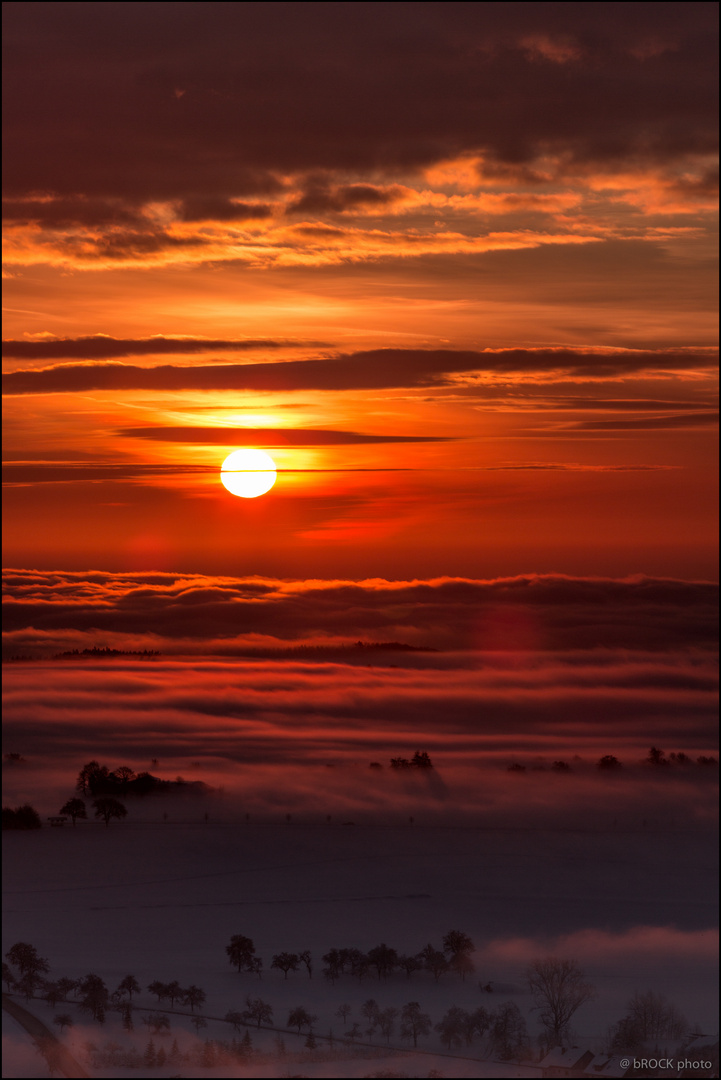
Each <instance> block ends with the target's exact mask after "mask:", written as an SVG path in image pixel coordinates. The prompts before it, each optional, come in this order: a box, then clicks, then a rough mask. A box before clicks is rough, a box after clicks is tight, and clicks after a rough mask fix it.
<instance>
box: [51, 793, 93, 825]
mask: <svg viewBox="0 0 721 1080" xmlns="http://www.w3.org/2000/svg"><path fill="white" fill-rule="evenodd" d="M58 813H59V814H67V815H68V817H69V818H72V822H73V828H74V827H75V820H76V818H86V817H87V816H88V815H87V811H86V810H85V803H84V802H83V800H82V799H68V801H67V802H66V803H65V805H64V806H61V807H60V809H59V810H58Z"/></svg>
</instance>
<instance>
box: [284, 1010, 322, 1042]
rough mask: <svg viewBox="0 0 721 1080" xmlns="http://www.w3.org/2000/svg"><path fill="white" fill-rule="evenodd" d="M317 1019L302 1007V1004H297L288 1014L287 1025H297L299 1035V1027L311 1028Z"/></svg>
mask: <svg viewBox="0 0 721 1080" xmlns="http://www.w3.org/2000/svg"><path fill="white" fill-rule="evenodd" d="M317 1020H318V1017H317V1016H311V1014H310V1013H309V1012H308V1011H307V1009H304V1008H303V1006H302V1005H298V1007H297V1008H295V1009H292V1010H291V1012H290V1014H289V1016H288V1025H287V1026H288V1027H297V1028H298V1034H299V1035H300V1029H301V1028H304V1027H308V1028H312V1027H313V1024H315V1023H316V1021H317Z"/></svg>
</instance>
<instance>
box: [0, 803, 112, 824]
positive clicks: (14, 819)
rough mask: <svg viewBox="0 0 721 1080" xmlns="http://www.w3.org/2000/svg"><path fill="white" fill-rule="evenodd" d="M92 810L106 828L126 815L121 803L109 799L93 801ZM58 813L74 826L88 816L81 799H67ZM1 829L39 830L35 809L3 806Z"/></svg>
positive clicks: (38, 820)
mask: <svg viewBox="0 0 721 1080" xmlns="http://www.w3.org/2000/svg"><path fill="white" fill-rule="evenodd" d="M93 810H94V816H95V817H96V818H102V820H103V821H104V822H105V826H106V828H107V826H108V825H109V824H110V822H111V821H112V820H113V819H114V818H118V819H120V818H124V817H126V816H127V813H128V811H127V809H126V807H125V806H124V805H123V804H122V803H121V802H118V800H117V799H111V798H99V799H94V800H93ZM59 813H60V814H61V815H62V816H64V817H69V818H71V819H72V823H73V825H75V822H76V821H77V820H78V818H80V819H85V818H87V816H88V812H87V809H86V807H85V803H84V802H83V800H82V799H69V800H68V801H67V802H66V803H65V804H64V805H63V806H61V807H60V810H59ZM2 827H3V829H40V828H41V827H42V822H41V820H40V815H39V814H38V812H37V810H36V809H35V807H34V806H30V804H29V803H26V804H25V805H24V806H16V807H15V809H14V810H13V809H12V807H10V806H3V808H2Z"/></svg>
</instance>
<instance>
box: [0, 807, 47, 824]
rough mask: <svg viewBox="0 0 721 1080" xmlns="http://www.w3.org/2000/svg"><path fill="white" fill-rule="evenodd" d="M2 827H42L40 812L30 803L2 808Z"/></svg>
mask: <svg viewBox="0 0 721 1080" xmlns="http://www.w3.org/2000/svg"><path fill="white" fill-rule="evenodd" d="M2 827H3V829H42V827H43V823H42V821H41V820H40V814H39V813H38V812H37V810H36V809H35V807H34V806H31V805H30V803H24V804H23V806H16V807H15V809H14V810H13V809H12V807H10V806H3V808H2Z"/></svg>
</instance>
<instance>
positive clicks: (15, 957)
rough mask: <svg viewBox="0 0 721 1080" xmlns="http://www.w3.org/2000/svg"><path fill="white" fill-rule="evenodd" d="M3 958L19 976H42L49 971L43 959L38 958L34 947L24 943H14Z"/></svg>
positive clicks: (47, 964) (41, 957)
mask: <svg viewBox="0 0 721 1080" xmlns="http://www.w3.org/2000/svg"><path fill="white" fill-rule="evenodd" d="M5 956H6V957H7V958H8V960H9V961H10V963H11V964H12V965H13V967H16V968H17V969H18V971H19V972H20V974H21V975H28V974H33V975H43V974H45V972H47V971H49V970H50V965H49V963H48V962H47V960H46V959H45V957H43V956H39V955H38V950H37V949H36V948H35V946H34V945H28V944H27V942H25V941H18V942H16V944H15V945H13V946H11V948H9V949H8V951H7V952H6V953H5Z"/></svg>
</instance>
